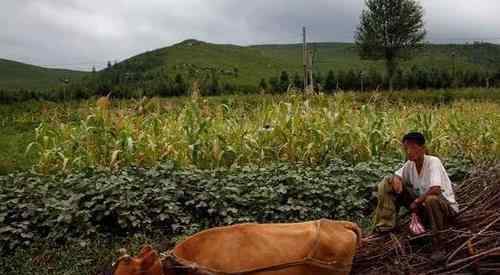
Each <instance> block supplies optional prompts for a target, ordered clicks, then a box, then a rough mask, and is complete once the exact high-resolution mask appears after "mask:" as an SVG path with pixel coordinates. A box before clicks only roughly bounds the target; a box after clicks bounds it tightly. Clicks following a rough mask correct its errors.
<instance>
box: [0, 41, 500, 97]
mask: <svg viewBox="0 0 500 275" xmlns="http://www.w3.org/2000/svg"><path fill="white" fill-rule="evenodd" d="M310 45H311V47H312V48H313V49H314V52H315V57H314V59H315V65H314V68H315V71H316V72H321V73H323V74H326V73H327V72H328V71H329V70H334V71H339V70H344V71H345V70H348V69H356V70H363V71H369V70H379V71H382V70H383V69H384V66H383V64H384V63H383V62H382V61H376V62H374V61H366V60H360V58H359V57H358V55H357V52H356V49H355V45H354V44H352V43H312V44H310ZM413 66H419V67H424V68H439V69H443V68H447V69H449V70H452V69H453V68H455V69H457V70H461V69H470V70H480V71H481V70H482V71H484V70H490V69H491V70H498V69H499V68H500V46H499V45H495V44H486V43H474V44H467V45H435V44H434V45H426V46H424V47H422V48H421V49H420V50H418V52H417V54H416V56H415V57H414V58H412V59H411V60H409V61H405V62H403V63H402V68H403V69H404V70H408V69H410V68H411V67H413ZM302 68H303V65H302V45H301V44H278V45H254V46H237V45H228V44H213V43H207V42H203V41H198V40H195V39H189V40H185V41H183V42H181V43H178V44H175V45H172V46H169V47H165V48H160V49H157V50H153V51H148V52H145V53H142V54H139V55H137V56H134V57H131V58H129V59H126V60H124V61H122V62H120V63H118V64H115V65H113V66H112V67H111V68H109V69H104V70H102V71H100V72H98V73H97V76H98V77H99V78H100V79H101V80H102V79H106V78H109V79H110V81H112V80H111V79H112V78H113V79H116V78H120V83H131V82H134V79H135V80H137V81H147V80H148V79H152V78H155V77H157V76H158V75H168V76H169V77H171V78H172V79H173V78H174V77H175V76H176V75H178V74H181V75H183V76H185V77H188V78H192V79H193V78H195V79H196V78H202V77H206V76H207V75H210V74H213V73H216V74H217V75H218V77H219V78H220V79H221V80H223V81H224V82H225V83H231V84H235V85H243V86H245V85H248V86H257V85H258V83H259V81H260V80H261V79H262V78H265V79H269V77H271V76H278V75H279V73H280V72H281V71H283V70H286V71H288V72H289V73H292V74H293V73H299V74H301V70H302ZM85 75H90V74H89V73H84V72H75V71H68V70H56V69H46V68H41V67H36V66H31V65H26V64H22V63H18V62H12V61H7V60H0V88H5V87H8V88H19V87H21V88H26V89H29V88H45V87H49V86H51V85H55V84H57V83H60V81H61V79H66V78H70V79H78V78H80V77H82V76H85ZM123 79H126V80H128V81H125V82H123V81H122V80H123Z"/></svg>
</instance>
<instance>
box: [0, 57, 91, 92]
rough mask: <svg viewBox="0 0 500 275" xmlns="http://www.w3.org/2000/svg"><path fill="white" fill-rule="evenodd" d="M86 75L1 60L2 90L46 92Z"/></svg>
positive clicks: (0, 82)
mask: <svg viewBox="0 0 500 275" xmlns="http://www.w3.org/2000/svg"><path fill="white" fill-rule="evenodd" d="M86 74H87V73H85V72H78V71H71V70H62V69H48V68H43V67H38V66H33V65H28V64H24V63H20V62H15V61H10V60H5V59H0V89H5V90H18V89H26V90H45V89H48V88H50V87H54V86H56V85H57V84H60V83H61V82H63V81H66V80H69V81H76V80H79V79H81V78H82V76H84V75H86Z"/></svg>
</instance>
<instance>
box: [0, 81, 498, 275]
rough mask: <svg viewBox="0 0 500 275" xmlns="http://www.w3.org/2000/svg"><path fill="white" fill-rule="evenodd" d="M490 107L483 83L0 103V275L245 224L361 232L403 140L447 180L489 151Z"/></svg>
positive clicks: (73, 269)
mask: <svg viewBox="0 0 500 275" xmlns="http://www.w3.org/2000/svg"><path fill="white" fill-rule="evenodd" d="M499 111H500V91H498V90H494V89H491V90H460V91H453V92H451V91H434V92H423V91H422V92H395V93H338V94H336V95H334V96H325V95H315V96H309V97H304V96H303V95H298V94H287V95H262V96H259V97H257V96H231V97H207V98H204V97H198V98H196V97H190V98H186V97H180V98H168V99H166V98H152V99H143V100H114V99H111V100H107V99H100V100H97V99H94V100H88V101H78V102H66V103H50V102H33V103H30V104H25V105H16V104H14V105H10V106H8V105H4V106H0V113H1V114H2V117H1V121H0V123H1V124H2V125H3V130H2V132H1V136H0V144H1V145H2V146H0V174H5V175H4V176H0V254H1V255H7V254H9V256H8V257H2V259H1V260H0V271H2V272H1V273H2V274H33V273H36V274H92V275H94V274H103V273H99V272H103V271H106V270H107V271H109V267H110V262H111V261H112V260H113V255H114V254H113V253H114V250H115V249H116V248H117V247H120V246H125V247H127V248H132V250H133V251H137V249H138V245H139V244H140V243H144V242H153V243H154V244H155V245H156V247H160V248H161V247H167V246H168V244H169V243H170V242H173V241H175V240H178V239H179V238H182V237H183V236H185V235H189V234H192V233H194V232H197V231H199V230H201V229H204V228H209V227H213V226H218V225H226V224H234V223H240V222H248V221H250V222H253V221H257V222H278V221H300V220H310V219H316V218H321V217H324V218H325V217H326V218H333V219H350V220H354V221H357V222H359V223H360V224H361V225H363V226H364V228H365V229H367V228H368V227H367V225H368V224H369V213H370V212H371V211H372V207H373V204H372V203H370V201H371V200H372V199H373V197H372V191H373V187H374V185H375V184H376V183H377V182H378V181H379V180H380V179H381V178H383V177H384V176H385V175H387V174H389V173H391V172H392V171H394V169H396V168H397V167H399V166H400V165H401V164H402V163H403V161H404V156H403V155H402V152H401V148H400V139H401V136H402V135H403V134H404V133H406V132H407V131H410V130H418V131H422V132H423V133H424V134H425V135H426V136H427V138H428V140H429V150H430V153H432V154H435V155H438V156H440V157H441V158H442V159H443V162H444V164H445V166H446V168H447V170H448V173H449V174H450V176H451V177H452V180H453V181H455V182H459V181H461V180H462V179H463V178H464V177H466V176H467V174H468V171H470V168H471V165H474V164H477V163H483V162H484V161H489V160H497V159H498V157H499V156H500V145H499V140H500V112H499ZM30 167H33V168H34V169H32V170H31V171H29V172H28V171H27V170H28V169H29V168H30ZM17 170H21V171H17ZM165 242H166V243H165ZM80 251H82V252H81V253H80ZM82 253H83V254H82ZM84 254H85V255H84ZM75 255H78V256H77V257H75ZM59 259H61V260H59ZM104 274H105V273H104Z"/></svg>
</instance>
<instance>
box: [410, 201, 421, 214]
mask: <svg viewBox="0 0 500 275" xmlns="http://www.w3.org/2000/svg"><path fill="white" fill-rule="evenodd" d="M418 205H419V203H418V199H416V200H414V201H413V202H412V203H411V205H410V210H411V212H417V210H418Z"/></svg>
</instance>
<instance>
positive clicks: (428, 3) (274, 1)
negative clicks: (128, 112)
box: [0, 0, 500, 70]
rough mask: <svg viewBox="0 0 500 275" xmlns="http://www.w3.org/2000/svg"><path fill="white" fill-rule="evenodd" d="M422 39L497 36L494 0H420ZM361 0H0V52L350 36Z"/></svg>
mask: <svg viewBox="0 0 500 275" xmlns="http://www.w3.org/2000/svg"><path fill="white" fill-rule="evenodd" d="M419 2H420V4H421V5H422V6H423V7H424V10H425V17H424V18H425V26H426V30H427V32H428V36H427V40H428V41H429V42H433V43H463V42H466V41H469V42H472V41H474V40H484V41H487V42H492V43H500V16H499V14H500V0H475V1H471V0H419ZM363 8H364V0H251V1H248V0H245V1H242V0H176V1H173V0H105V1H103V0H0V26H1V28H0V58H5V59H11V60H16V61H20V62H25V63H30V64H36V65H40V66H46V67H58V68H68V69H76V70H91V69H92V67H93V66H95V67H96V68H102V67H103V66H105V64H106V63H107V61H108V60H110V61H121V60H124V59H126V58H129V57H131V56H134V55H137V54H139V53H142V52H145V51H148V50H153V49H157V48H161V47H165V46H170V45H172V44H175V43H178V42H180V41H183V40H185V39H189V38H194V39H198V40H202V41H207V42H212V43H230V44H237V45H253V44H268V43H298V42H300V40H301V28H302V26H306V27H307V28H308V33H309V39H310V40H311V41H316V42H320V41H321V42H350V41H352V40H353V36H354V31H355V29H356V26H357V25H358V24H359V16H360V13H361V11H362V10H363Z"/></svg>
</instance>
